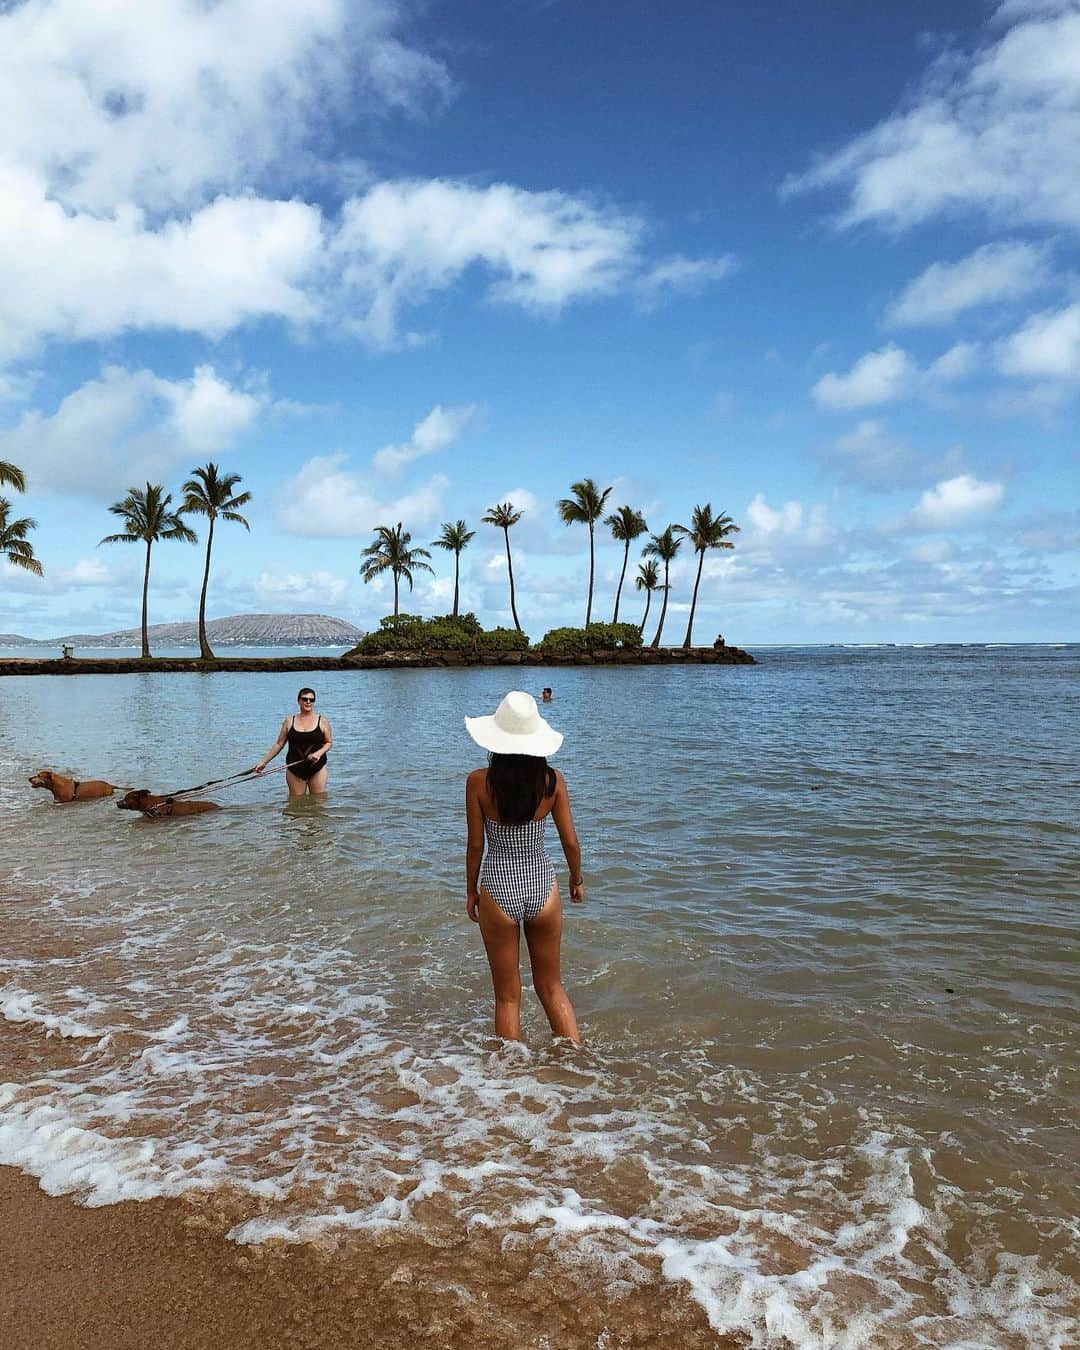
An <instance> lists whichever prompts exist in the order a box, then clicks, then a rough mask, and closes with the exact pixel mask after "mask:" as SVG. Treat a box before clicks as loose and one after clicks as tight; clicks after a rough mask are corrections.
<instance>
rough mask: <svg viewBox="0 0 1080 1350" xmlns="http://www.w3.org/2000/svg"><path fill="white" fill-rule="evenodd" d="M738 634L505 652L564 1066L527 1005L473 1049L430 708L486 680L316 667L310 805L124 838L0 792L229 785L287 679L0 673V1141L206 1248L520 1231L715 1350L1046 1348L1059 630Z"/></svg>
mask: <svg viewBox="0 0 1080 1350" xmlns="http://www.w3.org/2000/svg"><path fill="white" fill-rule="evenodd" d="M761 656H762V664H761V665H759V666H757V667H750V668H742V667H734V668H717V669H712V668H707V669H704V668H703V669H692V670H680V669H671V668H656V669H640V670H622V669H611V670H605V669H593V670H565V669H560V670H551V671H548V670H543V669H538V670H528V671H524V672H521V673H520V675H519V679H520V680H521V682H522V683H523V684H524V686H525V687H526V688H528V689H530V690H531V691H532V692H537V691H538V690H539V688H540V687H541V686H542V685H544V684H552V685H554V687H555V691H556V702H555V704H554V705H553V707H552V708H551V710H550V719H551V721H552V722H553V723H554V724H555V725H556V726H557V727H558V728H559V729H560V730H562V731H564V732H565V733H566V742H565V746H564V749H563V751H562V752H561V753H560V755H559V757H558V761H557V762H558V764H559V766H560V767H561V768H562V769H563V771H564V772H565V774H566V777H567V780H568V783H569V786H570V792H571V800H572V802H573V804H574V808H575V814H576V817H577V822H578V828H579V832H580V834H581V837H582V842H583V847H584V853H585V871H586V877H587V881H588V883H589V900H588V904H587V905H586V906H585V907H584V908H581V909H578V908H576V907H575V908H572V909H571V908H570V907H568V911H569V912H568V917H567V931H566V937H565V977H566V982H567V985H568V988H569V991H570V993H571V995H572V997H573V999H574V1001H575V1004H576V1006H577V1009H578V1013H579V1017H580V1020H581V1022H582V1027H583V1032H584V1034H585V1036H586V1045H585V1047H584V1048H583V1049H582V1050H581V1051H579V1052H574V1051H572V1050H570V1049H568V1048H567V1047H562V1046H554V1047H553V1046H551V1045H550V1043H549V1042H548V1038H547V1033H546V1026H545V1024H544V1022H543V1018H542V1016H541V1015H540V1013H539V1010H538V1008H537V1007H536V1005H535V1003H531V1004H530V1006H529V1007H528V1008H527V1010H526V1011H527V1019H528V1020H527V1023H526V1027H527V1036H528V1040H529V1046H528V1048H525V1049H514V1048H500V1047H499V1045H498V1043H496V1042H495V1041H494V1040H493V1039H492V1038H491V1037H490V1034H489V1024H488V1018H489V1008H488V998H489V985H488V975H487V968H486V963H485V962H484V959H483V955H482V952H481V950H480V947H479V941H478V934H477V932H476V930H475V928H474V927H473V926H472V925H471V924H469V923H468V922H467V920H466V918H465V915H464V907H463V901H464V895H463V886H462V869H463V858H462V854H463V842H464V827H463V819H462V798H463V779H464V776H465V774H466V772H467V771H468V770H469V769H470V768H472V767H474V766H475V765H476V763H477V751H476V749H475V747H474V746H473V745H472V743H471V742H470V741H469V740H468V738H467V737H466V735H465V732H464V730H463V728H462V725H461V719H462V717H463V716H464V715H465V714H466V713H469V714H472V713H477V712H485V711H490V710H491V709H492V708H493V707H494V706H495V704H496V703H497V702H498V700H499V698H500V697H501V696H502V694H503V693H505V692H506V689H507V688H508V687H509V684H510V682H511V677H510V676H508V673H507V672H506V671H503V670H474V671H427V672H396V673H395V672H350V673H340V674H339V673H336V672H335V673H328V674H324V673H321V672H320V673H319V674H318V675H317V676H316V677H315V678H313V679H312V681H311V682H312V683H313V684H314V685H315V687H316V688H317V690H318V694H319V708H320V710H321V711H322V712H323V713H324V714H325V715H327V716H328V717H329V718H330V719H331V722H332V723H333V727H334V735H335V751H334V755H333V759H332V772H331V784H330V786H331V792H330V796H329V798H328V799H327V801H326V802H325V803H324V804H316V803H304V804H302V805H300V806H297V807H287V806H286V805H285V803H284V801H283V795H284V787H283V784H282V780H281V777H280V776H278V777H276V778H273V779H270V780H265V781H262V782H260V783H257V784H254V785H250V786H244V787H241V788H239V789H235V790H233V791H230V792H228V793H227V794H223V795H221V796H220V797H219V798H218V800H220V801H221V803H222V804H223V805H224V806H225V807H226V809H225V810H224V811H223V812H222V813H221V814H220V815H214V816H207V817H201V818H195V819H191V820H187V821H171V822H157V823H154V822H146V821H143V820H141V819H132V818H131V817H129V816H128V815H127V813H123V814H121V813H119V812H117V811H115V810H114V808H113V807H112V806H111V805H110V804H109V803H107V802H106V803H100V804H99V803H87V804H78V805H75V806H72V807H65V808H60V807H54V806H53V805H52V803H51V801H50V800H49V799H48V798H47V797H46V795H45V794H43V793H33V792H31V791H30V789H29V788H28V787H27V786H26V782H25V780H26V777H27V776H28V774H30V773H32V772H33V771H34V770H36V769H38V768H40V767H44V766H48V767H51V768H54V769H57V770H60V771H62V772H68V773H71V774H72V775H74V776H77V777H80V778H88V777H103V778H106V779H108V780H110V781H112V782H116V783H119V784H123V785H125V786H146V787H150V788H153V789H162V790H164V789H170V788H172V789H175V788H180V787H182V786H184V785H186V784H188V783H196V782H200V781H202V780H204V779H207V778H211V777H217V776H218V775H219V774H221V773H228V772H231V771H233V770H235V769H238V768H242V767H244V766H245V765H248V764H250V763H252V762H253V761H254V760H255V758H257V757H258V756H259V755H261V754H262V753H263V751H264V750H265V749H266V747H267V746H268V745H269V744H270V743H271V742H272V740H273V739H274V736H275V734H276V730H277V727H278V725H279V722H280V719H281V717H282V716H283V715H284V714H285V713H287V712H289V711H290V710H291V709H292V707H293V706H294V704H293V698H294V695H295V692H296V689H297V688H298V687H299V684H300V683H303V682H304V677H303V676H296V675H229V674H217V675H212V676H199V675H192V676H187V675H151V674H147V675H135V676H129V677H116V676H97V677H95V676H81V677H77V678H63V679H60V678H55V679H53V678H50V679H36V680H35V679H31V678H9V679H5V680H3V681H0V701H2V706H3V710H4V717H3V723H2V730H0V821H2V822H3V830H2V842H0V886H2V889H3V893H4V894H5V895H6V896H7V897H8V898H7V900H6V901H5V911H4V914H5V917H4V937H5V941H4V943H3V946H2V950H0V1009H2V1010H3V1012H4V1015H5V1016H6V1018H7V1019H8V1022H9V1024H10V1026H11V1027H13V1028H17V1029H18V1033H19V1035H21V1036H24V1037H25V1038H26V1040H27V1044H28V1045H30V1046H37V1047H39V1050H40V1056H41V1069H40V1072H39V1073H37V1074H36V1075H35V1076H34V1077H33V1078H32V1079H31V1080H29V1081H26V1080H24V1081H22V1082H20V1083H19V1084H18V1085H9V1086H7V1087H0V1161H6V1162H13V1163H17V1164H18V1165H20V1166H22V1167H24V1168H26V1169H27V1170H29V1171H31V1172H33V1173H34V1174H35V1175H37V1176H39V1177H41V1178H42V1184H43V1185H44V1186H45V1187H46V1188H47V1189H50V1190H53V1191H66V1190H69V1191H75V1192H76V1193H78V1194H80V1195H82V1196H84V1197H86V1198H89V1200H90V1201H91V1202H92V1203H99V1204H101V1203H104V1204H107V1203H111V1202H113V1201H115V1200H117V1199H121V1198H124V1197H125V1196H147V1195H157V1194H170V1195H176V1194H182V1193H184V1192H185V1191H191V1190H205V1189H213V1188H220V1187H223V1186H227V1187H229V1188H230V1194H231V1195H232V1196H233V1197H234V1200H233V1203H235V1204H236V1205H237V1207H238V1209H237V1225H236V1228H235V1229H234V1236H235V1237H236V1239H237V1240H240V1241H250V1242H258V1241H262V1240H264V1239H266V1238H268V1237H273V1236H275V1235H277V1236H286V1237H288V1238H290V1239H299V1240H313V1239H316V1238H318V1237H320V1236H322V1235H324V1234H327V1233H332V1234H337V1233H340V1232H342V1231H349V1232H351V1233H353V1234H354V1235H360V1236H371V1235H378V1234H379V1233H381V1232H384V1231H385V1230H387V1229H388V1228H389V1229H393V1230H394V1231H401V1230H403V1229H406V1230H407V1229H411V1230H412V1231H415V1232H416V1233H417V1234H419V1235H421V1236H426V1237H429V1238H431V1239H432V1240H435V1239H436V1238H439V1237H440V1235H442V1236H445V1235H447V1234H455V1233H468V1234H470V1235H473V1236H474V1237H476V1236H477V1235H482V1237H483V1240H484V1241H490V1242H493V1243H496V1244H498V1243H503V1244H505V1243H507V1242H511V1243H515V1244H520V1243H522V1242H528V1243H532V1244H535V1246H536V1248H537V1251H538V1253H542V1254H544V1255H545V1257H551V1258H552V1259H557V1260H559V1261H560V1262H562V1263H563V1264H564V1267H565V1268H566V1269H568V1270H576V1271H579V1272H580V1273H581V1278H583V1279H585V1278H588V1279H589V1280H591V1281H593V1282H594V1283H595V1280H596V1277H597V1273H598V1272H599V1273H600V1275H601V1276H602V1279H603V1281H604V1282H605V1283H606V1285H607V1286H608V1288H609V1290H610V1291H613V1296H614V1294H615V1293H617V1292H618V1290H619V1289H621V1288H624V1287H625V1288H630V1287H639V1286H643V1285H644V1286H646V1287H651V1286H654V1285H655V1286H656V1287H657V1288H662V1287H668V1286H672V1285H676V1286H679V1287H682V1288H685V1289H687V1290H688V1291H689V1292H690V1293H691V1294H692V1296H693V1298H694V1299H696V1300H697V1301H698V1302H699V1303H700V1304H701V1305H702V1306H703V1307H704V1308H705V1310H706V1311H707V1313H708V1316H709V1319H710V1321H711V1323H712V1325H713V1326H714V1328H716V1330H717V1331H718V1332H721V1331H737V1332H742V1333H743V1334H744V1335H745V1336H746V1337H747V1338H748V1343H749V1344H753V1345H759V1346H773V1345H782V1344H784V1341H783V1339H782V1338H783V1337H787V1340H788V1342H790V1343H791V1344H793V1345H798V1346H851V1347H856V1346H860V1347H861V1346H865V1345H870V1344H883V1345H886V1344H887V1345H912V1346H916V1345H928V1346H929V1345H933V1346H957V1347H959V1346H965V1347H966V1346H1024V1347H1027V1346H1030V1347H1040V1350H1041V1347H1047V1346H1065V1345H1068V1344H1070V1343H1072V1340H1073V1338H1074V1337H1075V1334H1076V1327H1075V1323H1074V1322H1073V1321H1072V1320H1071V1319H1072V1318H1073V1316H1074V1315H1075V1309H1076V1296H1077V1285H1076V1283H1075V1281H1076V1279H1077V1262H1076V1254H1077V1245H1076V1237H1077V1234H1076V1222H1075V1217H1074V1215H1075V1203H1074V1198H1073V1196H1072V1194H1071V1192H1070V1185H1071V1183H1072V1181H1073V1173H1072V1172H1071V1167H1072V1165H1073V1164H1074V1162H1075V1141H1074V1136H1073V1126H1074V1120H1075V1112H1076V1100H1075V1084H1076V1057H1075V1050H1074V1048H1073V1047H1074V1044H1075V1020H1074V1011H1075V1006H1076V1004H1075V996H1076V981H1075V974H1076V971H1075V960H1074V958H1075V950H1076V949H1075V929H1074V926H1073V925H1074V912H1075V911H1074V906H1075V900H1076V890H1077V885H1076V878H1077V875H1078V874H1080V869H1078V867H1077V863H1078V856H1077V854H1078V850H1077V835H1076V820H1077V810H1076V806H1077V799H1078V798H1077V791H1076V790H1077V786H1078V781H1077V780H1078V768H1077V766H1078V765H1080V680H1078V677H1080V647H1076V646H1073V647H1060V648H1054V647H1042V648H1034V647H1003V648H969V647H965V648H945V647H934V648H929V649H924V650H916V649H910V648H895V649H865V650H863V649H852V650H844V649H835V648H833V649H816V650H814V649H785V650H773V651H768V652H763V653H761ZM556 853H557V846H556ZM557 861H558V863H559V870H560V874H561V875H563V876H564V875H565V868H564V867H563V866H562V864H561V859H558V858H557ZM61 1042H62V1046H63V1048H64V1050H65V1052H66V1054H65V1058H64V1060H63V1064H62V1065H61V1064H59V1063H55V1062H53V1060H51V1059H50V1055H51V1054H53V1051H54V1050H55V1049H56V1047H59V1046H60V1045H61ZM477 1240H479V1239H478V1238H477ZM567 1263H569V1264H567Z"/></svg>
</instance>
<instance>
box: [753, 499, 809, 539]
mask: <svg viewBox="0 0 1080 1350" xmlns="http://www.w3.org/2000/svg"><path fill="white" fill-rule="evenodd" d="M746 518H747V520H748V521H749V522H750V524H751V525H752V526H753V527H754V529H755V530H757V531H758V533H759V534H777V533H780V534H793V533H794V532H795V531H796V530H798V529H799V528H800V526H801V525H802V518H803V509H802V503H801V502H795V501H791V502H785V503H784V505H783V506H781V507H779V508H775V507H772V506H770V505H769V504H768V502H766V500H765V497H764V496H763V494H762V493H760V492H759V493H758V494H757V496H756V497H755V498H754V499H753V501H752V502H750V503H749V505H748V506H747V508H746Z"/></svg>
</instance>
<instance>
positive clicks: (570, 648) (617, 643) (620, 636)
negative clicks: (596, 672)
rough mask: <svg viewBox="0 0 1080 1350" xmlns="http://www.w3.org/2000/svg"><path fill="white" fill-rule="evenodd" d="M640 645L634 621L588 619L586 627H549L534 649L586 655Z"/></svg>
mask: <svg viewBox="0 0 1080 1350" xmlns="http://www.w3.org/2000/svg"><path fill="white" fill-rule="evenodd" d="M640 646H641V631H640V629H639V628H638V626H637V624H636V623H591V624H589V625H588V627H587V628H553V629H551V631H550V632H549V633H545V634H544V636H543V638H542V639H541V640H540V642H538V643H537V645H536V648H535V650H536V651H538V652H541V653H543V654H544V655H545V656H587V655H589V654H591V653H592V652H597V651H619V650H620V649H626V650H629V649H632V648H633V649H636V648H638V647H640Z"/></svg>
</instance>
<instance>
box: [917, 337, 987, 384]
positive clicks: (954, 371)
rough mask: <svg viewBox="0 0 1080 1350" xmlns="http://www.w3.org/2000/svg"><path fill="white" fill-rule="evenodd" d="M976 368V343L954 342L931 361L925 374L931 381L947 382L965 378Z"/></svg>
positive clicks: (977, 353)
mask: <svg viewBox="0 0 1080 1350" xmlns="http://www.w3.org/2000/svg"><path fill="white" fill-rule="evenodd" d="M978 368H979V345H978V343H976V342H956V343H954V344H953V345H952V346H951V347H950V348H949V350H948V351H947V352H943V353H942V354H941V356H939V357H938V358H937V360H936V361H931V363H930V364H929V366H927V368H926V375H927V378H928V379H929V380H931V381H935V380H936V381H941V382H942V383H945V384H948V383H950V382H951V381H953V380H965V379H967V378H968V376H969V375H974V374H975V372H976V371H977V370H978Z"/></svg>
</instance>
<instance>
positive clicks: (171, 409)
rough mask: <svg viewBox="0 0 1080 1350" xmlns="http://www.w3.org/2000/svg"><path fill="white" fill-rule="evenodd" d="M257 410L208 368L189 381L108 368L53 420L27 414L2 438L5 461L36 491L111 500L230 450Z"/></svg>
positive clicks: (255, 402) (252, 400) (0, 444)
mask: <svg viewBox="0 0 1080 1350" xmlns="http://www.w3.org/2000/svg"><path fill="white" fill-rule="evenodd" d="M260 406H261V405H260V400H259V399H258V398H256V397H255V396H254V395H252V394H249V393H246V392H245V391H243V390H240V389H236V388H235V387H233V386H232V385H230V384H229V383H228V382H227V381H225V380H223V379H221V378H220V377H219V376H218V375H217V374H216V373H215V371H214V369H213V367H211V366H205V365H204V366H198V367H196V369H195V371H194V373H193V374H192V376H191V378H190V379H187V380H166V379H162V378H161V377H160V376H158V375H155V374H154V373H153V371H150V370H126V369H124V368H123V367H120V366H107V367H106V368H105V369H104V370H103V371H102V373H101V375H100V377H99V378H98V379H96V380H88V381H87V382H86V383H85V384H83V385H80V387H79V388H78V389H76V390H74V391H73V392H72V393H70V394H68V396H67V397H66V398H65V399H64V400H63V402H62V403H61V404H60V406H59V407H58V408H57V409H56V411H55V412H54V413H52V414H49V415H45V414H43V413H41V412H39V411H37V410H33V411H29V412H27V413H25V414H24V415H23V417H22V418H21V420H20V421H19V422H18V423H17V424H16V425H15V426H14V427H13V428H11V429H10V430H8V431H3V432H0V459H7V460H13V461H14V462H15V463H17V464H21V465H23V466H24V467H25V469H26V472H27V475H28V476H29V477H30V478H31V479H32V482H33V486H34V489H35V491H37V490H42V489H43V490H47V491H52V492H60V493H84V494H86V495H89V496H92V497H96V498H98V499H109V498H111V497H118V496H122V495H123V493H124V491H126V489H127V488H128V487H129V486H130V485H131V484H132V483H139V482H145V481H146V480H147V479H157V478H160V477H162V476H164V475H167V474H169V473H171V472H173V471H174V470H175V469H176V468H177V467H179V466H183V467H185V468H186V467H189V466H190V462H191V459H192V458H193V457H199V456H202V455H206V454H213V453H216V452H217V451H219V450H222V449H224V448H225V447H226V446H229V445H231V444H232V443H233V442H234V441H235V439H236V437H237V436H238V435H239V434H240V433H241V432H243V431H244V430H245V429H246V428H247V427H249V426H250V425H251V424H252V423H253V422H254V420H255V418H256V417H257V416H258V413H259V409H260Z"/></svg>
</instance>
